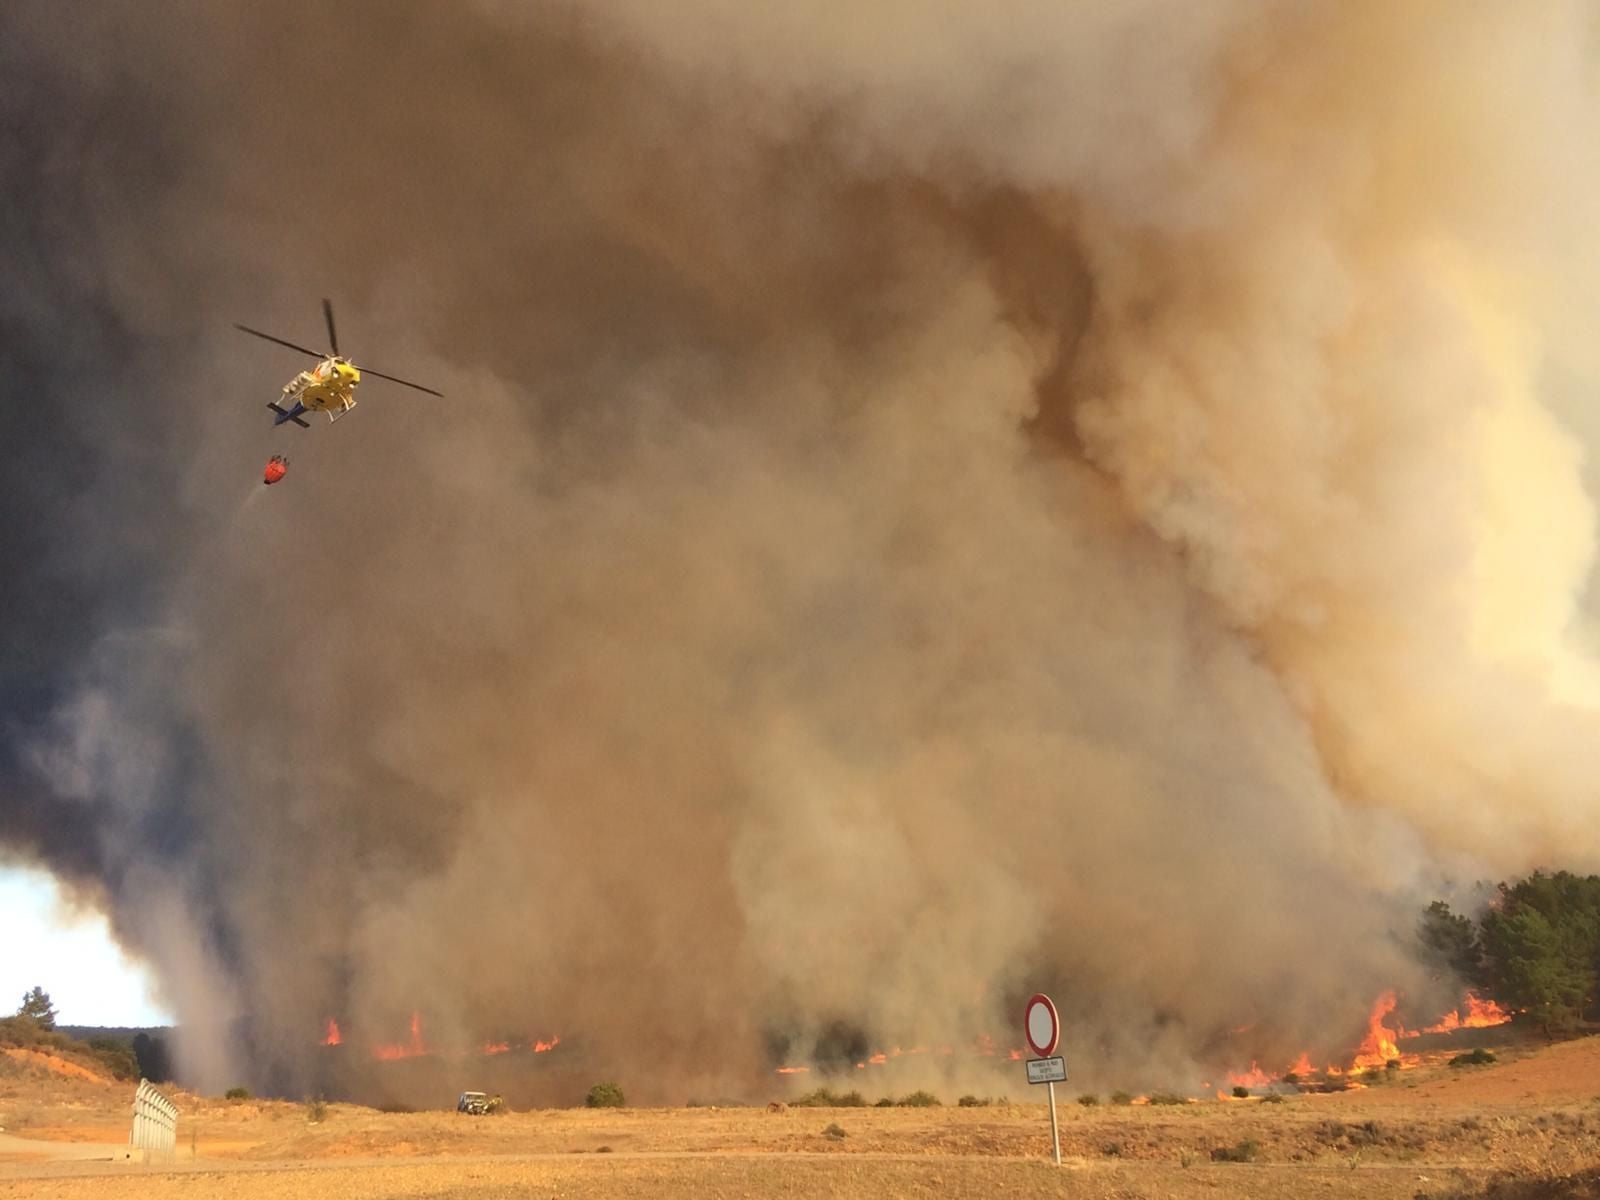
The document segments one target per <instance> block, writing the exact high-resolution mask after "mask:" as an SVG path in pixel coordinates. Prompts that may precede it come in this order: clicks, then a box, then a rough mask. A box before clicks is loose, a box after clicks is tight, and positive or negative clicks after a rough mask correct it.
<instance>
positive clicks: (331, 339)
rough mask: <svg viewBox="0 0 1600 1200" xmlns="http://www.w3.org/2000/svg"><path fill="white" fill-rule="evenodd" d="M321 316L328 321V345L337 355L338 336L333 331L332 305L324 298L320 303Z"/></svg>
mask: <svg viewBox="0 0 1600 1200" xmlns="http://www.w3.org/2000/svg"><path fill="white" fill-rule="evenodd" d="M322 315H323V316H324V317H326V318H327V320H328V345H330V346H332V347H333V352H334V353H335V354H338V353H339V335H338V334H337V333H335V332H334V331H333V304H332V303H331V302H330V301H329V300H328V299H327V298H326V297H324V298H323V301H322Z"/></svg>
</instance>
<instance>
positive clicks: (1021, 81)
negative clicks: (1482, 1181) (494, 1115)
mask: <svg viewBox="0 0 1600 1200" xmlns="http://www.w3.org/2000/svg"><path fill="white" fill-rule="evenodd" d="M1597 20H1600V18H1597V17H1596V15H1595V11H1594V9H1593V7H1592V6H1591V5H1588V4H1586V3H1583V2H1582V0H1572V2H1571V3H1562V2H1559V0H1549V2H1548V3H1544V4H1540V5H1538V6H1536V7H1535V8H1528V7H1526V6H1510V5H1505V4H1501V3H1498V2H1490V0H1485V2H1482V3H1470V2H1467V3H1463V2H1451V3H1444V2H1443V0H1439V2H1437V3H1434V2H1427V0H1416V2H1414V3H1410V4H1406V5H1401V6H1395V5H1392V4H1387V3H1379V2H1377V0H1373V2H1371V3H1367V2H1353V3H1346V4H1338V5H1320V6H1307V5H1303V4H1299V3H1291V2H1288V0H1284V2H1281V3H1278V2H1272V0H1231V2H1224V0H1217V2H1215V3H1210V4H1206V5H1201V6H1195V5H1190V4H1178V3H1170V2H1155V0H1140V2H1135V3H1122V4H1116V5H1104V4H1100V3H1091V2H1088V0H1083V2H1078V3H1062V2H1061V0H1049V2H1045V0H1017V2H1016V3H1011V4H1006V5H1002V6H999V7H998V8H996V7H995V6H990V7H989V9H988V10H987V11H981V12H980V10H979V8H978V7H977V6H972V5H967V4H961V3H956V2H954V0H952V2H949V3H929V2H927V0H918V2H915V3H913V2H911V0H894V2H883V3H877V4H874V5H871V6H868V7H866V8H863V7H861V6H859V5H854V4H850V5H847V4H834V3H827V2H818V3H814V4H810V5H798V6H794V5H791V6H787V7H781V8H774V7H773V6H762V5H748V4H742V3H729V2H727V0H681V2H679V3H674V4H671V5H661V4H657V3H653V2H650V0H638V2H631V0H630V2H623V3H615V2H613V3H607V4H593V5H588V4H582V3H577V2H575V0H573V2H563V0H549V2H547V3H543V4H525V5H524V4H508V3H504V2H489V0H480V2H479V3H476V4H473V5H470V6H469V5H442V4H441V5H420V4H418V5H395V4H391V3H386V2H380V0H371V2H362V0H347V2H343V3H340V4H337V5H333V6H329V5H323V4H307V3H288V2H283V0H273V2H271V3H239V4H231V5H215V4H207V3H203V2H201V0H177V2H174V3H170V4H166V5H163V6H161V7H160V8H159V10H155V9H152V8H151V6H149V5H147V4H141V3H135V2H132V0H127V2H123V3H105V4H100V5H95V6H90V7H88V8H84V7H82V6H61V5H58V4H55V3H49V2H46V0H22V2H21V3H13V4H11V5H8V6H6V8H5V11H4V14H3V15H0V115H3V120H4V123H5V129H6V135H5V136H4V137H3V138H0V186H3V187H4V189H5V194H4V201H5V203H4V207H3V208H0V245H3V255H0V269H3V271H4V275H5V277H4V280H3V284H4V286H3V287H0V365H3V368H4V373H3V375H0V378H3V379H4V383H3V385H0V386H3V388H4V391H3V409H0V428H3V432H4V445H5V447H6V451H7V453H6V469H5V471H4V472H0V499H3V504H4V513H5V520H4V524H3V533H0V588H3V589H4V591H3V607H4V616H5V625H6V630H7V637H6V639H5V641H4V643H3V650H0V705H3V707H0V721H3V723H4V731H5V737H4V743H3V746H0V752H3V757H0V849H3V852H4V854H5V855H6V856H7V857H9V858H11V859H13V860H17V861H22V862H28V863H36V864H42V865H44V866H46V867H48V868H49V869H50V870H52V871H53V872H54V873H56V874H57V875H58V876H59V877H60V878H61V879H62V880H63V881H64V882H65V883H66V884H67V885H68V886H70V887H71V888H73V889H74V890H75V892H76V894H77V895H78V896H79V898H80V899H81V900H83V901H86V902H88V903H93V904H99V905H102V906H104V907H105V908H106V909H107V911H108V912H109V913H110V914H111V917H112V920H113V923H114V926H115V928H116V930H117V932H118V934H119V936H120V937H121V938H122V939H123V940H124V942H125V943H126V944H127V945H128V946H129V947H130V948H133V949H135V950H136V951H138V952H139V953H141V954H143V955H145V956H147V957H148V958H149V959H150V960H151V962H152V963H153V964H154V967H155V969H156V971H157V974H158V977H159V979H160V981H161V987H162V995H163V999H164V1001H165V1003H166V1004H168V1005H169V1006H170V1007H171V1008H172V1010H173V1011H174V1012H176V1013H177V1015H178V1017H179V1019H180V1021H182V1022H184V1023H185V1024H186V1025H188V1026H190V1027H191V1029H192V1030H195V1031H198V1030H201V1029H202V1028H205V1029H211V1030H213V1036H206V1035H204V1034H203V1033H200V1032H193V1033H191V1035H190V1036H189V1038H188V1041H187V1043H186V1045H185V1046H183V1047H182V1048H181V1050H182V1053H183V1055H184V1061H185V1064H186V1069H187V1070H188V1071H189V1072H190V1073H191V1075H192V1076H193V1077H194V1078H195V1079H197V1080H201V1081H204V1082H208V1083H211V1084H216V1083H223V1082H233V1081H236V1080H237V1079H238V1078H239V1077H241V1074H242V1073H247V1072H251V1071H253V1072H255V1073H256V1077H258V1078H259V1077H263V1076H269V1075H270V1076H271V1077H272V1078H273V1079H276V1080H279V1081H286V1082H285V1083H284V1086H287V1087H291V1088H292V1087H293V1086H294V1081H295V1080H296V1079H297V1078H303V1077H304V1073H305V1072H306V1071H307V1070H308V1069H309V1068H308V1067H307V1066H306V1063H307V1061H308V1057H307V1056H308V1055H309V1054H310V1053H311V1052H312V1050H313V1048H314V1041H315V1039H316V1035H317V1033H318V1031H319V1030H320V1027H321V1022H322V1021H323V1020H324V1019H325V1018H326V1017H328V1016H330V1015H338V1016H339V1017H340V1018H341V1019H342V1020H343V1021H344V1022H345V1024H346V1026H347V1027H352V1028H359V1029H361V1030H364V1031H367V1036H369V1037H371V1038H373V1039H377V1038H380V1037H384V1036H385V1035H393V1034H394V1033H396V1032H398V1031H400V1030H402V1029H403V1028H404V1027H405V1023H406V1021H407V1019H408V1015H409V1014H410V1013H411V1012H412V1011H414V1010H420V1011H423V1012H426V1013H427V1014H428V1022H429V1025H428V1027H429V1029H430V1033H431V1035H432V1036H434V1037H436V1038H438V1039H439V1040H440V1041H450V1040H451V1039H455V1040H457V1041H461V1042H466V1041H471V1040H474V1039H479V1040H481V1039H482V1038H483V1037H485V1036H489V1035H491V1034H493V1033H496V1032H499V1031H508V1030H510V1031H516V1030H522V1031H549V1030H558V1031H561V1032H562V1033H563V1034H564V1035H566V1036H574V1035H575V1036H579V1037H581V1038H582V1040H583V1042H584V1044H585V1045H586V1046H587V1047H589V1051H590V1053H592V1054H595V1055H598V1056H600V1057H601V1058H602V1059H605V1058H607V1057H610V1058H612V1059H614V1060H615V1061H616V1062H617V1063H619V1064H623V1063H628V1062H636V1061H639V1059H640V1056H641V1055H642V1056H644V1058H645V1059H647V1060H648V1062H649V1063H650V1074H649V1080H648V1082H647V1081H646V1080H644V1079H641V1080H639V1087H640V1088H641V1089H654V1091H655V1093H656V1094H658V1096H659V1097H663V1098H667V1099H681V1098H682V1095H681V1094H680V1093H683V1092H685V1091H686V1090H688V1089H692V1088H694V1087H704V1086H725V1087H730V1088H734V1087H737V1086H739V1085H740V1084H739V1081H744V1080H749V1079H752V1078H758V1077H759V1075H760V1073H763V1072H765V1071H767V1070H769V1069H770V1067H771V1066H772V1065H773V1064H772V1055H773V1053H774V1046H775V1045H778V1046H782V1045H783V1044H785V1042H786V1043H787V1046H788V1050H787V1051H786V1053H788V1054H789V1055H790V1056H791V1057H796V1058H801V1059H803V1058H804V1057H805V1056H806V1053H807V1049H808V1047H809V1046H810V1045H811V1043H812V1042H813V1041H814V1040H815V1038H816V1037H817V1035H818V1034H819V1032H821V1031H825V1030H826V1029H828V1028H829V1027H830V1026H833V1025H835V1024H836V1023H839V1022H842V1023H844V1024H845V1025H846V1026H848V1027H849V1028H851V1029H853V1030H857V1031H859V1032H860V1033H861V1035H862V1036H863V1037H864V1038H865V1039H866V1041H867V1043H868V1044H870V1045H892V1044H912V1043H915V1042H923V1043H927V1044H937V1043H952V1044H958V1045H967V1044H970V1043H971V1041H972V1039H973V1038H974V1037H976V1036H978V1035H979V1034H985V1033H987V1034H992V1035H993V1036H995V1037H996V1038H997V1040H999V1041H1001V1042H1002V1043H1006V1042H1010V1043H1018V1042H1020V1038H1019V1037H1018V1036H1017V1031H1016V1026H1017V1024H1018V1022H1019V1020H1020V1013H1019V1012H1018V1011H1017V1007H1016V1002H1017V1000H1018V998H1019V997H1021V996H1025V995H1026V994H1027V993H1028V992H1029V991H1031V990H1034V989H1036V988H1039V987H1047V988H1048V989H1049V990H1051V991H1052V993H1053V994H1054V995H1055V997H1056V999H1057V1001H1058V1003H1059V1004H1060V1006H1061V1008H1062V1010H1063V1015H1064V1017H1065V1019H1066V1021H1067V1046H1068V1052H1069V1054H1070V1055H1072V1057H1073V1062H1074V1071H1075V1078H1083V1079H1085V1080H1087V1081H1093V1080H1096V1079H1098V1080H1112V1079H1131V1080H1141V1081H1142V1080H1155V1081H1157V1082H1166V1081H1168V1080H1178V1081H1182V1080H1186V1079H1189V1078H1191V1077H1194V1078H1197V1077H1198V1074H1197V1072H1200V1071H1202V1070H1208V1069H1211V1068H1213V1067H1214V1066H1216V1065H1217V1062H1218V1057H1219V1055H1231V1054H1238V1055H1243V1056H1244V1057H1245V1058H1246V1059H1248V1058H1250V1057H1260V1058H1262V1059H1263V1061H1276V1059H1275V1058H1274V1056H1281V1057H1282V1060H1283V1061H1284V1062H1285V1063H1287V1062H1288V1061H1289V1060H1290V1059H1292V1057H1293V1056H1294V1054H1295V1053H1297V1052H1298V1051H1299V1050H1301V1049H1306V1048H1308V1047H1309V1048H1311V1049H1313V1050H1314V1051H1322V1052H1325V1053H1328V1054H1330V1055H1334V1054H1337V1053H1338V1052H1339V1051H1340V1050H1341V1049H1343V1048H1347V1047H1348V1046H1349V1045H1351V1044H1352V1042H1353V1040H1355V1039H1356V1038H1357V1037H1358V1036H1359V1030H1360V1029H1361V1028H1362V1026H1363V1024H1364V1019H1365V1015H1366V1011H1367V1007H1368V1005H1369V1003H1370V1001H1371V1000H1372V998H1373V997H1374V996H1375V995H1376V994H1377V992H1378V991H1379V990H1381V989H1382V988H1384V987H1387V986H1396V985H1397V986H1400V987H1401V988H1402V989H1408V990H1410V991H1411V992H1412V994H1413V995H1418V994H1420V992H1421V989H1422V988H1423V987H1424V982H1425V981H1424V980H1423V979H1422V978H1421V976H1420V974H1419V972H1418V971H1417V969H1416V968H1415V967H1413V966H1412V965H1411V958H1410V954H1409V939H1410V937H1411V933H1412V928H1413V925H1414V922H1415V918H1416V915H1417V911H1418V909H1419V907H1420V906H1421V905H1422V904H1424V903H1425V902H1426V901H1427V900H1428V899H1431V898H1433V897H1434V896H1436V895H1439V894H1441V889H1446V888H1448V887H1450V886H1452V881H1454V882H1455V883H1459V884H1465V883H1467V882H1469V881H1471V880H1473V879H1477V878H1488V877H1497V876H1502V875H1505V874H1510V873H1517V872H1522V871H1525V870H1528V869H1531V868H1533V867H1535V866H1539V865H1558V866H1574V867H1585V866H1587V867H1590V868H1593V867H1594V866H1595V864H1596V863H1597V862H1600V835H1597V833H1596V830H1597V829H1600V824H1597V822H1596V817H1597V816H1600V783H1597V773H1596V771H1595V769H1594V768H1595V761H1596V755H1595V751H1594V746H1595V744H1596V736H1597V734H1600V636H1597V633H1600V621H1597V616H1596V612H1597V609H1600V601H1597V599H1596V593H1597V588H1596V585H1595V563H1594V559H1595V548H1596V529H1595V496H1596V494H1597V491H1600V486H1597V474H1600V473H1597V469H1596V467H1595V465H1594V460H1593V458H1592V456H1593V454H1594V453H1595V452H1596V451H1597V450H1600V405H1597V402H1596V395H1597V393H1596V384H1597V382H1600V352H1597V351H1596V349H1595V347H1596V346H1600V341H1597V340H1596V339H1595V338H1593V337H1592V336H1591V333H1590V320H1591V317H1592V314H1593V313H1594V312H1595V311H1596V300H1597V299H1600V295H1597V283H1600V234H1597V233H1596V230H1595V226H1594V222H1593V219H1592V215H1593V200H1594V196H1595V188H1596V183H1597V182H1600V145H1597V144H1596V143H1595V141H1594V138H1593V136H1592V130H1593V129H1594V128H1595V122H1596V118H1597V117H1600V78H1597V73H1596V71H1597V58H1596V55H1597V49H1600V41H1597V32H1600V29H1597V24H1596V22H1597ZM322 296H329V297H331V298H332V299H333V300H334V303H335V305H336V308H337V312H338V315H339V323H340V339H341V348H342V349H343V350H344V351H345V352H346V353H348V354H350V355H351V356H352V357H354V358H355V359H356V361H357V362H358V363H365V364H370V365H371V366H373V367H375V368H376V369H378V370H382V371H385V372H388V373H392V374H398V375H402V376H405V377H407V378H412V379H416V380H419V381H420V382H423V383H425V384H428V385H430V386H433V387H436V388H438V389H440V390H441V391H443V392H445V393H446V395H447V399H445V400H442V401H441V400H435V399H432V398H430V397H426V396H423V395H420V394H418V393H413V392H409V391H406V390H405V389H401V388H398V387H394V386H392V385H389V384H385V383H384V382H382V381H381V380H375V379H368V380H367V381H366V382H365V383H363V385H362V389H361V392H360V398H361V406H360V408H359V409H358V410H357V411H356V412H355V413H354V414H352V415H351V417H350V418H349V419H348V421H342V422H341V423H340V424H338V425H337V426H334V427H331V428H330V427H329V426H328V425H327V424H326V423H325V422H322V421H320V420H319V421H317V422H316V423H315V424H314V427H313V428H312V429H311V430H310V431H309V432H307V431H303V430H299V429H295V428H293V427H292V426H285V427H282V428H278V429H273V428H271V427H270V425H269V421H270V414H269V413H267V411H266V409H265V407H264V405H265V403H266V401H267V400H269V399H272V398H273V397H275V396H276V394H277V391H278V389H279V387H280V386H281V385H282V383H283V382H285V381H286V380H287V379H288V378H289V377H290V375H292V374H293V372H294V371H296V370H299V369H301V368H302V367H304V366H306V365H309V360H304V359H301V358H300V357H299V356H296V355H295V354H294V353H292V352H290V351H287V350H283V349H281V348H278V347H275V346H271V345H269V344H267V343H264V342H259V341H256V340H254V339H250V338H246V337H245V336H243V335H241V334H239V333H237V332H235V331H234V330H233V329H232V327H231V323H232V322H234V321H240V322H243V323H245V324H249V325H252V326H254V327H256V328H262V329H267V330H270V331H273V332H275V333H277V334H279V335H280V336H282V337H285V338H288V339H289V340H291V341H297V342H301V343H303V344H310V345H316V344H320V342H321V341H322V332H321V328H320V314H319V311H318V301H319V299H320V297H322ZM272 453H286V454H288V455H289V456H290V459H291V464H292V465H291V468H290V473H289V476H288V478H287V479H286V480H285V481H284V483H282V484H281V485H279V486H277V487H274V488H272V489H271V490H270V491H267V490H265V489H263V488H262V486H261V484H260V482H259V480H260V469H261V465H262V463H263V462H264V461H265V459H266V457H267V456H268V455H269V454H272ZM223 1017H233V1018H239V1019H241V1020H242V1021H243V1022H244V1023H245V1026H247V1027H248V1029H249V1031H250V1033H249V1039H248V1044H249V1046H250V1049H249V1051H248V1059H249V1061H241V1060H240V1059H241V1054H242V1053H243V1052H241V1050H240V1048H239V1047H240V1042H239V1040H238V1039H236V1038H232V1037H229V1036H224V1035H222V1034H218V1033H215V1031H216V1030H217V1029H219V1028H220V1027H221V1026H220V1024H219V1022H220V1020H221V1018H223ZM1244 1026H1249V1029H1250V1032H1248V1033H1247V1034H1246V1035H1242V1036H1235V1037H1233V1038H1232V1040H1226V1039H1225V1035H1226V1034H1227V1031H1229V1030H1237V1029H1239V1028H1240V1027H1244ZM234 1028H239V1026H237V1025H236V1026H235V1027H234ZM1219 1039H1223V1040H1225V1041H1226V1045H1225V1047H1224V1049H1222V1050H1219V1049H1218V1047H1219V1044H1221V1043H1220V1042H1219ZM630 1094H633V1092H630Z"/></svg>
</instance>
